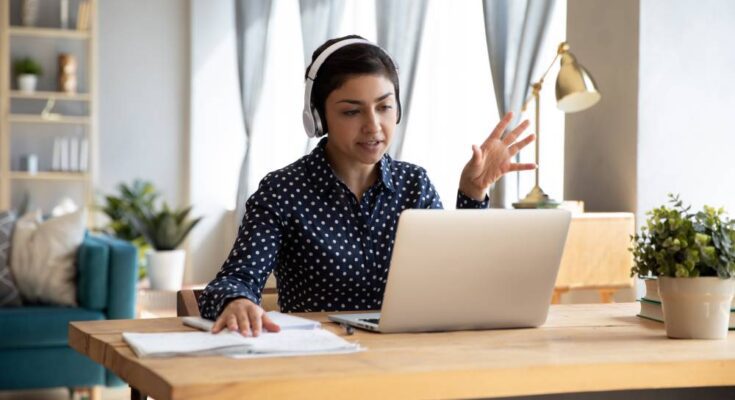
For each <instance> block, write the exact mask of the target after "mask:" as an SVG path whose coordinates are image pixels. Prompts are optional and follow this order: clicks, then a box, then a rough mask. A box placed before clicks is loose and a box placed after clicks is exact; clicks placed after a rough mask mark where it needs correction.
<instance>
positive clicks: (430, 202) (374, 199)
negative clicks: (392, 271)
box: [199, 138, 489, 319]
mask: <svg viewBox="0 0 735 400" xmlns="http://www.w3.org/2000/svg"><path fill="white" fill-rule="evenodd" d="M326 143H327V138H324V139H323V140H322V141H321V142H320V143H319V145H318V146H317V147H316V148H315V149H314V151H312V152H311V154H309V155H307V156H305V157H302V158H301V159H299V160H298V161H296V162H295V163H293V164H291V165H289V166H287V167H285V168H283V169H280V170H278V171H275V172H271V173H269V174H268V175H266V177H265V178H263V180H262V181H261V182H260V186H259V188H258V190H257V191H256V192H255V193H254V194H253V195H252V196H251V197H250V198H249V199H248V201H247V203H246V211H245V216H244V218H243V221H242V225H241V226H240V229H239V233H238V237H237V240H236V242H235V244H234V246H233V249H232V251H231V252H230V255H229V257H228V258H227V260H226V261H225V263H224V265H223V266H222V269H221V270H220V271H219V273H218V274H217V276H216V278H215V279H214V280H213V281H212V282H210V283H209V285H207V287H206V288H205V289H204V291H203V292H202V295H201V296H200V298H199V309H200V311H201V314H202V316H203V317H204V318H209V319H216V318H217V316H219V314H220V312H221V311H222V309H223V307H224V306H225V305H226V304H227V302H228V300H231V299H234V298H238V297H244V298H247V299H250V300H251V301H253V302H255V303H257V304H260V299H261V291H262V290H263V286H264V285H265V282H266V279H267V278H268V276H269V275H270V273H271V272H274V273H275V276H276V282H277V289H278V303H279V306H280V308H281V311H283V312H308V311H344V310H375V309H380V306H381V302H382V300H383V291H384V289H385V283H386V279H387V276H388V267H389V264H390V258H391V253H392V251H393V241H394V239H395V234H396V225H397V223H398V216H399V214H400V213H401V211H403V210H405V209H406V208H442V203H441V200H439V195H438V194H437V192H436V190H435V189H434V186H433V185H432V184H431V182H430V181H429V178H428V177H427V175H426V170H424V169H423V168H421V167H419V166H416V165H413V164H409V163H406V162H401V161H396V160H393V159H392V158H391V157H390V156H388V155H387V154H386V155H385V156H384V157H383V158H382V160H381V161H380V164H379V168H380V177H381V179H379V180H378V181H377V182H376V183H375V184H374V185H373V186H372V187H370V188H369V189H368V190H367V191H366V192H365V194H364V195H363V197H362V199H361V200H359V201H358V200H357V197H356V196H355V195H354V194H353V193H352V192H351V191H350V190H349V189H348V188H347V186H346V185H345V184H344V183H342V181H340V180H339V179H338V178H337V176H336V175H335V174H334V172H333V171H332V169H331V168H330V166H329V164H328V163H327V160H326V158H325V155H324V147H325V145H326ZM488 202H489V200H488V197H487V196H486V197H485V200H484V201H481V202H480V201H477V200H474V199H471V198H469V197H467V196H465V195H464V194H462V193H461V192H458V193H457V208H487V206H488Z"/></svg>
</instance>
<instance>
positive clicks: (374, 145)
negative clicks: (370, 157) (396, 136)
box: [357, 140, 383, 151]
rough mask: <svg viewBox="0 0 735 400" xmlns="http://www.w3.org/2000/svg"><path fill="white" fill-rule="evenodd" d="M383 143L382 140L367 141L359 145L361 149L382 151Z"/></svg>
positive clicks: (358, 143)
mask: <svg viewBox="0 0 735 400" xmlns="http://www.w3.org/2000/svg"><path fill="white" fill-rule="evenodd" d="M382 144H383V141H382V140H367V141H363V142H357V145H358V146H360V147H361V148H363V149H365V150H369V151H375V150H378V149H380V147H381V146H382Z"/></svg>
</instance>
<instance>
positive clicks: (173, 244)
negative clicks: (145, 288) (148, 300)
mask: <svg viewBox="0 0 735 400" xmlns="http://www.w3.org/2000/svg"><path fill="white" fill-rule="evenodd" d="M189 212H191V207H187V208H184V209H179V210H172V209H171V208H170V207H169V206H168V204H166V203H163V208H162V209H161V210H160V211H145V212H142V213H140V214H138V213H133V214H131V215H130V217H131V221H132V222H133V226H135V228H136V229H137V230H138V232H140V233H141V234H142V235H143V237H145V239H146V241H147V242H148V244H150V245H151V246H152V247H153V249H154V251H149V252H148V253H147V254H146V257H147V261H148V276H149V277H150V282H151V289H154V290H179V289H181V284H182V282H183V280H184V261H185V259H186V253H185V251H184V250H183V249H179V246H180V245H181V243H182V242H183V241H184V239H186V236H187V235H188V234H189V232H191V230H192V229H193V228H194V227H195V226H196V225H197V224H198V223H199V221H201V217H199V218H195V219H193V220H190V219H188V215H189Z"/></svg>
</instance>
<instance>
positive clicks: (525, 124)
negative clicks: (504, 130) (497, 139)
mask: <svg viewBox="0 0 735 400" xmlns="http://www.w3.org/2000/svg"><path fill="white" fill-rule="evenodd" d="M528 125H529V122H528V120H525V121H523V122H521V123H520V124H519V125H518V126H516V127H515V129H513V130H512V131H511V132H510V133H509V134H507V135H506V136H505V137H504V138H503V143H505V144H511V143H513V142H515V141H516V139H517V138H518V136H520V135H521V133H523V131H525V130H526V128H528Z"/></svg>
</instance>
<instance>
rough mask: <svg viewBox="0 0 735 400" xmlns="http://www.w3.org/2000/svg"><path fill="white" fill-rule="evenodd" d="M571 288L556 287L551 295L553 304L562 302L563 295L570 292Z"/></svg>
mask: <svg viewBox="0 0 735 400" xmlns="http://www.w3.org/2000/svg"><path fill="white" fill-rule="evenodd" d="M568 291H569V289H557V288H554V293H552V295H551V304H560V303H561V295H562V294H564V293H566V292H568Z"/></svg>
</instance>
